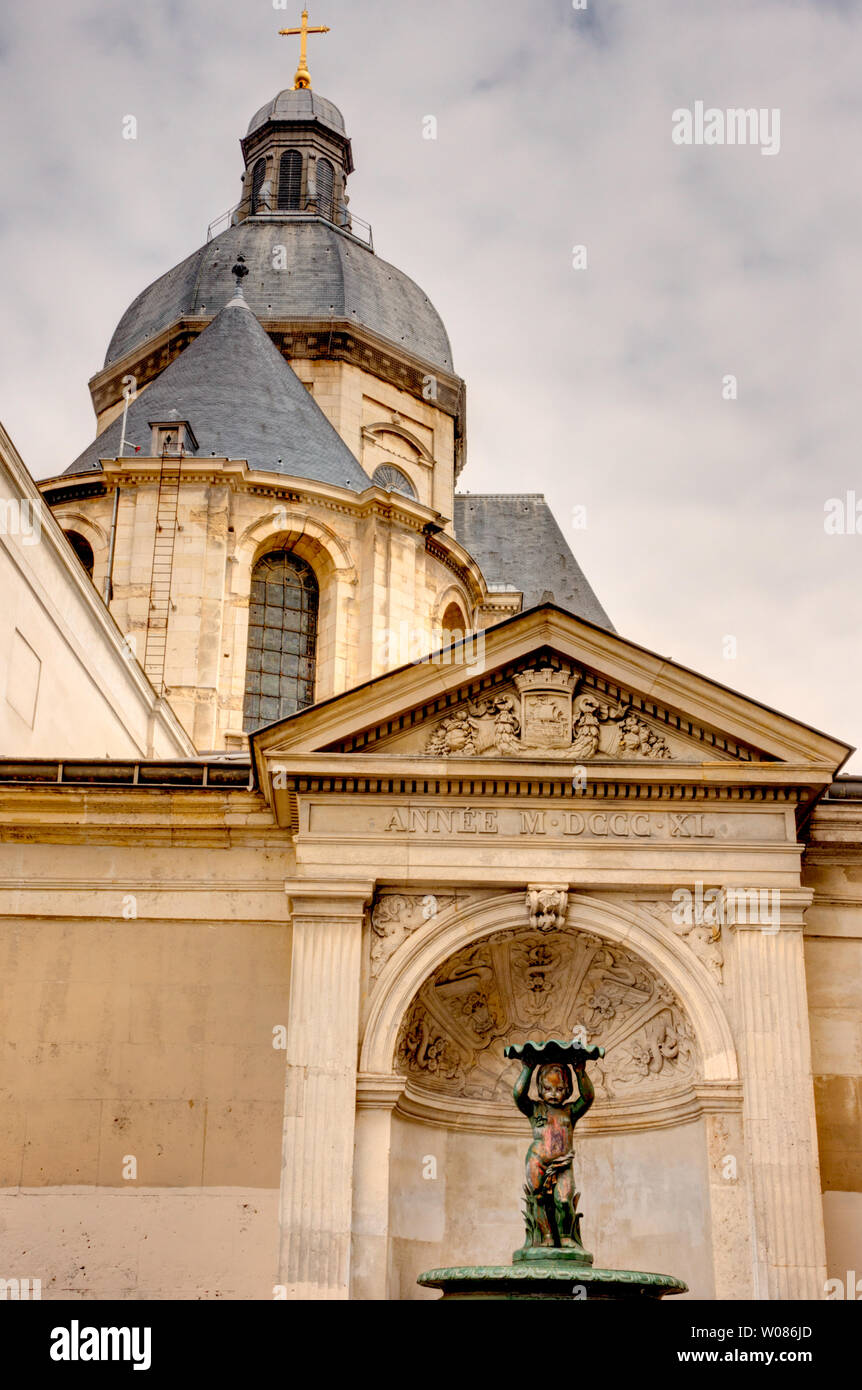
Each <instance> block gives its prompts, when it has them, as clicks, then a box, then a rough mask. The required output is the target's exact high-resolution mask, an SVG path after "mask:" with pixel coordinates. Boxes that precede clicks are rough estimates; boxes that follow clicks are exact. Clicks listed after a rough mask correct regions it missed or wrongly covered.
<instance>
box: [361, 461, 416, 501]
mask: <svg viewBox="0 0 862 1390" xmlns="http://www.w3.org/2000/svg"><path fill="white" fill-rule="evenodd" d="M371 481H372V483H374V484H375V485H376V486H377V487H382V488H383V490H384V491H385V492H400V493H401V494H402V496H403V497H412V498H413V500H414V502H415V501H416V489H415V487H414V486H413V484H412V483H411V481H410V479H409V478H408V477H407V474H406V473H402V472H401V469H400V468H396V467H395V465H394V463H381V465H380V467H379V468H375V470H374V472H373V474H372V475H371Z"/></svg>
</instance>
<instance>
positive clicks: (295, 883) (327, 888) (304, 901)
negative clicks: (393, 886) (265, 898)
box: [284, 878, 376, 919]
mask: <svg viewBox="0 0 862 1390" xmlns="http://www.w3.org/2000/svg"><path fill="white" fill-rule="evenodd" d="M375 887H376V883H375V880H374V879H370V878H368V879H358V878H344V879H337V878H326V879H324V878H289V879H287V880H286V881H285V885H284V891H285V893H286V894H287V897H288V910H289V912H290V915H291V916H292V917H297V916H298V917H319V918H322V919H326V918H333V917H362V916H363V914H364V912H365V909H366V908H367V907H368V906H369V904H370V903H371V900H372V898H373V897H374V889H375Z"/></svg>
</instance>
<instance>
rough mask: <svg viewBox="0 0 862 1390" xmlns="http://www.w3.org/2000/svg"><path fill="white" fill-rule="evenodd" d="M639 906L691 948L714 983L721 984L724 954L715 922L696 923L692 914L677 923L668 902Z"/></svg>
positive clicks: (716, 922) (694, 915)
mask: <svg viewBox="0 0 862 1390" xmlns="http://www.w3.org/2000/svg"><path fill="white" fill-rule="evenodd" d="M640 906H641V907H644V908H646V910H647V912H649V913H650V915H651V916H653V917H655V918H656V920H657V921H658V922H660V923H661V925H662V926H663V927H667V928H668V929H669V930H670V931H672V932H673V933H674V935H675V936H679V937H681V938H682V940H683V941H685V942H686V943H687V944H688V945H689V946H690V947H691V949H692V951H693V952H694V954H695V955H696V956H697V958H698V960H702V961H703V963H704V965H705V966H706V968H707V970H708V971H709V973H710V974H711V975H712V977H713V979H714V980H715V981H716V983H717V984H719V985H720V984H721V982H722V979H723V976H724V952H723V950H722V948H721V925H720V923H719V922H718V921H717V920H714V921H712V920H711V921H705V920H702V921H698V920H697V916H696V914H694V913H693V914H691V916H690V917H688V918H686V920H684V921H678V920H677V919H676V917H675V915H674V910H673V907H672V905H671V904H670V903H668V902H644V903H641V904H640Z"/></svg>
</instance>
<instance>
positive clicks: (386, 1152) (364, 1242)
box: [350, 1072, 406, 1301]
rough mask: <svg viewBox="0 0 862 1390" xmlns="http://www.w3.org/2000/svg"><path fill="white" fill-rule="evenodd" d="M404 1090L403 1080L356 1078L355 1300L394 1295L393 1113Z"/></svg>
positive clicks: (352, 1285) (352, 1291)
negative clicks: (391, 1254)
mask: <svg viewBox="0 0 862 1390" xmlns="http://www.w3.org/2000/svg"><path fill="white" fill-rule="evenodd" d="M405 1085H406V1082H405V1079H404V1077H403V1076H375V1075H372V1074H371V1073H368V1072H365V1073H362V1074H360V1076H359V1077H358V1079H357V1085H356V1148H355V1160H354V1165H353V1172H354V1185H353V1243H352V1257H351V1281H350V1296H351V1298H354V1299H366V1300H377V1301H380V1300H382V1299H386V1298H388V1296H389V1160H390V1153H391V1148H392V1112H393V1110H394V1109H395V1106H396V1105H397V1104H398V1101H399V1099H400V1097H401V1095H402V1093H403V1091H404V1087H405Z"/></svg>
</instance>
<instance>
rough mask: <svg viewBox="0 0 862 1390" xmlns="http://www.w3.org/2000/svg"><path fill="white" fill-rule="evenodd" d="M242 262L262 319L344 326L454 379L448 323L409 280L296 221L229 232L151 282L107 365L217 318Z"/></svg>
mask: <svg viewBox="0 0 862 1390" xmlns="http://www.w3.org/2000/svg"><path fill="white" fill-rule="evenodd" d="M276 245H278V246H284V247H285V248H286V262H287V268H286V269H282V270H277V269H275V267H274V265H273V261H274V257H273V254H272V248H273V246H276ZM240 255H242V256H244V257H245V259H246V264H247V265H248V268H249V272H250V274H249V276H248V279H247V280H246V282H245V284H244V286H243V289H244V292H245V296H246V299H247V300H248V302H249V304H250V305H251V308H252V310H253V311H254V313H255V314H257V316H258V318H260V319H330V318H335V319H346V320H347V321H348V322H353V323H355V324H357V325H358V326H360V327H365V328H369V329H371V330H372V332H374V333H376V334H377V335H378V336H379V337H381V338H385V339H387V340H388V341H389V342H391V343H393V344H395V346H397V347H401V348H403V349H404V350H405V351H406V352H409V353H410V354H411V355H412V356H414V357H418V358H420V359H421V361H423V362H427V363H429V364H430V365H431V366H434V367H440V368H443V370H445V371H448V372H451V371H453V370H454V368H453V365H452V347H451V344H450V342H449V335H448V334H447V332H446V329H445V327H444V324H443V320H442V319H441V318H440V315H439V314H438V313H437V310H436V309H435V308H434V305H433V304H432V303H431V301H430V299H429V298H428V296H427V295H426V294H425V293H424V291H423V290H421V289H420V288H419V286H418V285H416V284H415V283H414V282H413V281H412V280H411V279H410V278H409V276H407V275H404V274H403V273H402V271H400V270H396V268H395V267H394V266H391V265H389V264H387V262H386V261H382V260H381V259H380V258H379V257H378V256H375V254H374V252H373V251H371V250H369V249H368V248H367V247H365V246H363V245H362V244H361V243H359V242H357V241H356V240H355V239H354V238H353V237H350V236H348V235H345V233H344V232H341V231H339V230H338V229H337V228H336V227H334V226H332V225H331V224H330V223H327V222H322V221H320V220H315V219H313V218H308V219H297V218H296V217H294V218H292V219H291V218H288V217H286V218H283V219H279V218H277V217H266V218H265V219H263V220H257V219H255V218H249V219H247V220H246V221H245V222H241V223H240V224H239V225H238V226H236V227H229V228H228V230H227V231H225V232H222V233H221V235H220V236H217V237H215V238H214V239H213V240H212V241H209V242H207V243H206V245H204V246H201V247H200V248H199V249H198V250H197V251H195V252H194V254H193V255H191V256H189V257H188V259H187V260H185V261H183V262H182V263H181V264H180V265H178V266H175V267H174V268H173V270H169V271H168V273H167V274H166V275H162V276H161V278H160V279H158V280H156V281H154V283H153V284H152V285H150V286H149V287H148V288H147V289H145V290H144V291H143V293H141V294H139V295H138V297H137V299H136V300H135V301H134V303H133V304H131V305H130V307H129V308H128V309H127V310H126V312H125V314H124V315H123V317H122V318H121V319H120V322H119V324H118V325H117V329H116V331H115V333H114V336H113V338H112V339H111V342H110V346H109V347H108V353H107V356H106V358H105V366H106V367H108V366H110V365H111V363H112V362H116V361H118V360H119V359H120V358H121V357H125V355H126V353H128V352H131V351H132V349H133V348H135V347H138V346H139V345H140V344H141V343H143V342H145V341H146V340H147V339H148V338H151V337H153V336H154V335H155V334H157V333H160V332H161V331H162V330H163V329H165V328H167V327H169V325H170V324H172V323H175V322H176V320H177V319H179V318H181V317H182V316H183V315H185V314H206V313H212V312H213V311H214V309H215V307H216V306H218V305H220V304H222V303H223V302H224V298H223V296H224V287H225V284H226V283H227V284H229V283H230V281H229V280H227V278H226V277H227V275H228V274H229V272H230V268H231V266H232V265H233V264H234V262H235V261H236V259H237V257H238V256H240Z"/></svg>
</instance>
